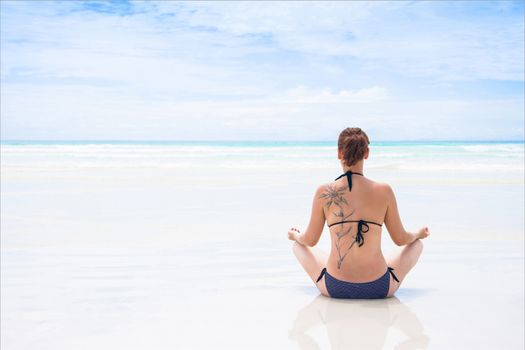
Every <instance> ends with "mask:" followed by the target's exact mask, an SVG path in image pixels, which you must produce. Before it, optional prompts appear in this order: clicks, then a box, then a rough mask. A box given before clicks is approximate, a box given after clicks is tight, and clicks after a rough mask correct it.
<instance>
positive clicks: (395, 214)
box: [385, 184, 429, 246]
mask: <svg viewBox="0 0 525 350" xmlns="http://www.w3.org/2000/svg"><path fill="white" fill-rule="evenodd" d="M386 196H387V203H388V206H387V210H386V215H385V225H386V228H387V230H388V233H389V234H390V237H392V240H393V241H394V243H395V244H396V245H398V246H402V245H405V244H410V243H412V242H414V241H415V240H416V239H418V238H425V237H426V236H428V234H429V233H428V228H427V227H424V228H422V229H421V230H419V232H418V233H411V232H407V231H406V230H405V228H404V227H403V224H402V223H401V218H400V217H399V210H398V209H397V201H396V196H395V194H394V190H392V187H390V185H388V184H386Z"/></svg>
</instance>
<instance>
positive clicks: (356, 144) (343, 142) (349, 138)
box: [337, 128, 370, 166]
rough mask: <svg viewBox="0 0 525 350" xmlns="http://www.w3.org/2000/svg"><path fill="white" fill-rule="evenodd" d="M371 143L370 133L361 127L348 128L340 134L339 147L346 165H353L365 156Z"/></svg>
mask: <svg viewBox="0 0 525 350" xmlns="http://www.w3.org/2000/svg"><path fill="white" fill-rule="evenodd" d="M369 144H370V140H369V139H368V135H367V134H366V133H365V132H364V131H363V130H361V128H346V129H344V130H343V131H341V133H340V134H339V139H338V141H337V148H338V150H339V152H341V153H342V155H343V160H344V162H345V164H346V166H352V165H354V164H356V163H357V162H359V161H360V160H362V159H363V158H364V156H365V153H366V151H367V149H368V145H369Z"/></svg>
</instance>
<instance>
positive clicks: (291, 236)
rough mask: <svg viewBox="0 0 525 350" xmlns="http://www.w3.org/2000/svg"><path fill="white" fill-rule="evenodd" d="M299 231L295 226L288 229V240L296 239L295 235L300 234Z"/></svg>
mask: <svg viewBox="0 0 525 350" xmlns="http://www.w3.org/2000/svg"><path fill="white" fill-rule="evenodd" d="M300 234H301V232H300V231H299V230H298V229H296V228H295V227H292V228H291V229H289V230H288V239H289V240H290V241H297V236H298V235H300Z"/></svg>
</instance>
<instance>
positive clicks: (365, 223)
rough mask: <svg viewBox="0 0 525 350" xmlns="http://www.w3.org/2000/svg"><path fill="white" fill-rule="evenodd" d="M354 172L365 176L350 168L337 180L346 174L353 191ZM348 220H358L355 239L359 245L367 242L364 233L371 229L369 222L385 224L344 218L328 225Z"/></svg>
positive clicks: (343, 222)
mask: <svg viewBox="0 0 525 350" xmlns="http://www.w3.org/2000/svg"><path fill="white" fill-rule="evenodd" d="M353 174H356V175H361V176H363V174H361V173H357V172H352V171H350V170H348V171H347V172H346V173H344V174H342V175H339V176H338V177H337V178H336V179H335V180H339V179H340V178H342V177H343V176H346V178H347V180H348V190H349V191H352V175H353ZM335 180H334V181H335ZM347 222H357V223H358V224H357V234H356V236H355V241H356V242H357V244H358V245H359V246H362V245H363V244H364V243H365V238H364V237H363V233H366V232H368V230H370V227H369V226H368V224H374V225H377V226H383V225H381V224H378V223H376V222H373V221H366V220H343V221H339V222H334V223H332V224H330V225H328V227H332V226H334V225H339V224H345V223H347ZM364 228H366V230H364Z"/></svg>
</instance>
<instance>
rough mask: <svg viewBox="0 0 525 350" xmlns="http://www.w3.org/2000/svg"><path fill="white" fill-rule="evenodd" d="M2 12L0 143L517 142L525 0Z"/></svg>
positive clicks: (29, 5)
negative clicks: (341, 138) (340, 138)
mask: <svg viewBox="0 0 525 350" xmlns="http://www.w3.org/2000/svg"><path fill="white" fill-rule="evenodd" d="M0 6H1V11H0V16H1V18H0V26H1V28H0V29H1V34H2V35H1V36H0V40H1V41H0V44H1V50H0V51H1V53H0V54H1V60H0V79H1V94H2V95H1V115H2V118H1V126H2V129H1V136H2V138H3V139H6V138H7V139H9V138H11V139H15V138H32V137H35V138H61V139H63V138H65V139H68V138H84V139H85V138H95V139H101V138H118V139H125V138H140V139H144V138H151V139H177V138H184V139H187V138H190V139H191V138H193V139H224V138H226V139H236V138H240V139H243V138H255V139H256V138H270V139H275V138H281V139H287V138H295V139H308V138H309V139H330V138H331V135H332V133H334V132H337V130H339V128H340V127H341V126H342V125H346V124H348V123H351V124H359V125H366V126H368V128H371V129H372V130H376V131H375V132H376V133H377V135H379V136H381V137H383V138H387V139H400V138H403V137H404V138H409V139H410V138H414V137H416V136H415V135H419V136H418V137H420V136H422V135H425V137H434V138H447V137H450V138H470V139H472V138H490V137H497V138H520V137H522V136H523V127H522V126H523V74H524V63H523V61H524V57H523V55H524V47H523V46H524V38H523V27H524V25H523V4H522V3H521V2H506V3H504V4H503V3H500V2H496V3H490V2H476V3H463V2H447V3H441V2H304V3H303V2H249V3H248V2H172V1H158V2H145V1H141V2H100V1H96V2H80V1H75V2H71V1H66V2H35V1H28V2H23V1H17V2H6V1H1V2H0ZM492 106H496V107H497V108H499V109H496V107H492ZM489 112H490V114H489ZM491 132H492V134H491ZM520 135H521V136H520Z"/></svg>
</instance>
